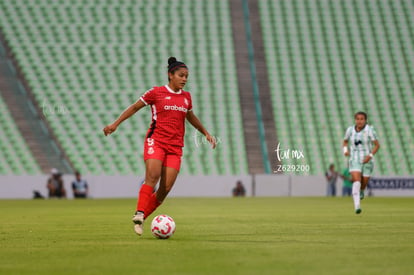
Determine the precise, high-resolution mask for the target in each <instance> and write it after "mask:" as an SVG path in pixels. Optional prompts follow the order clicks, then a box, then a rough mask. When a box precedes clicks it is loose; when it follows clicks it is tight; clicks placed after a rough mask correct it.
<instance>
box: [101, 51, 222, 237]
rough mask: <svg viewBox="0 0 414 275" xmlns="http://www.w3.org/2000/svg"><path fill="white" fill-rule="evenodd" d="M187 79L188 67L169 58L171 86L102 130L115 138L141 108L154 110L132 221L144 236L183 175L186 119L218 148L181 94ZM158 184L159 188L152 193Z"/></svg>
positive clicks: (185, 95)
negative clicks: (148, 220)
mask: <svg viewBox="0 0 414 275" xmlns="http://www.w3.org/2000/svg"><path fill="white" fill-rule="evenodd" d="M187 79H188V68H187V66H186V65H185V64H184V63H183V62H180V61H177V59H176V58H175V57H170V58H169V59H168V84H167V85H165V86H160V87H153V88H152V89H150V90H148V91H147V92H146V93H144V94H143V95H142V96H141V97H140V98H139V99H138V100H137V101H136V102H135V103H133V104H132V105H131V106H129V107H128V108H127V109H126V110H125V111H124V112H123V113H122V114H121V115H120V116H119V118H118V119H117V120H115V122H114V123H112V124H110V125H108V126H106V127H105V128H104V129H103V131H104V134H105V136H107V135H109V134H112V133H113V132H115V130H116V129H117V127H118V126H119V124H121V123H122V122H123V121H124V120H126V119H128V118H129V117H131V116H132V115H133V114H135V113H136V112H137V111H139V110H140V109H141V108H142V107H145V106H146V105H150V106H151V110H152V123H151V126H150V128H149V129H148V132H147V135H146V138H145V142H144V161H145V182H144V184H143V185H142V187H141V189H140V191H139V196H138V202H137V207H136V212H135V215H134V216H133V218H132V221H133V223H134V230H135V232H136V233H137V234H138V235H142V232H143V224H144V220H145V219H146V218H147V217H148V216H149V215H151V213H152V212H154V211H155V209H156V208H157V207H158V206H160V205H161V203H162V202H163V201H164V199H165V197H166V196H167V194H168V192H170V190H171V188H172V187H173V185H174V182H175V180H176V178H177V175H178V172H179V171H180V165H181V156H182V147H183V146H184V132H185V119H187V120H188V121H189V122H190V123H191V125H193V126H194V127H195V128H196V129H197V130H198V131H200V132H201V133H202V134H203V135H204V136H205V137H206V139H207V141H208V142H209V143H210V144H211V146H212V148H213V149H214V148H215V147H216V141H215V138H214V137H213V136H211V135H210V134H209V132H208V131H207V130H206V129H205V128H204V126H203V124H202V123H201V122H200V120H199V119H198V118H197V116H196V115H195V114H194V112H193V110H192V108H193V106H192V102H191V94H190V93H189V92H186V91H183V90H182V89H183V88H184V86H185V84H186V83H187ZM158 181H159V187H158V189H157V191H156V192H153V190H154V188H155V186H156V184H157V183H158Z"/></svg>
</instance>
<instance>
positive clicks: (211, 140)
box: [206, 134, 217, 149]
mask: <svg viewBox="0 0 414 275" xmlns="http://www.w3.org/2000/svg"><path fill="white" fill-rule="evenodd" d="M206 139H207V141H208V142H209V143H210V144H211V148H212V149H214V148H216V146H217V141H216V138H215V137H214V136H212V135H210V134H207V135H206Z"/></svg>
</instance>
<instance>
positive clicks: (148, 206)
mask: <svg viewBox="0 0 414 275" xmlns="http://www.w3.org/2000/svg"><path fill="white" fill-rule="evenodd" d="M153 191H154V188H152V187H151V186H149V185H146V184H145V183H144V184H143V185H142V186H141V189H140V190H139V197H138V202H137V211H141V212H144V219H146V218H147V217H148V216H149V215H151V214H152V212H154V211H155V209H157V207H158V206H160V205H161V203H162V202H159V201H158V200H157V193H155V192H153Z"/></svg>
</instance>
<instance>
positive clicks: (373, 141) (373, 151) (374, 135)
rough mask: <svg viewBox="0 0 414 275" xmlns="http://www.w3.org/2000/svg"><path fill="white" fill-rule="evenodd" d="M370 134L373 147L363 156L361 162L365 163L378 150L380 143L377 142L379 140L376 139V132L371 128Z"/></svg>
mask: <svg viewBox="0 0 414 275" xmlns="http://www.w3.org/2000/svg"><path fill="white" fill-rule="evenodd" d="M370 135H371V140H372V143H373V144H374V148H372V151H371V152H370V153H369V155H368V156H366V157H365V159H364V162H363V163H367V162H368V161H370V160H371V159H372V158H373V157H374V155H375V154H376V153H377V152H378V150H379V148H380V144H379V141H378V139H377V133H376V132H375V130H374V129H373V128H372V130H371V133H370Z"/></svg>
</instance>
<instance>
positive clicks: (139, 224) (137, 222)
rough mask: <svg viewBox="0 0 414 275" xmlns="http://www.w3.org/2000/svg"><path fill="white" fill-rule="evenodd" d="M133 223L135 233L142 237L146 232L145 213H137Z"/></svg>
mask: <svg viewBox="0 0 414 275" xmlns="http://www.w3.org/2000/svg"><path fill="white" fill-rule="evenodd" d="M132 222H133V223H134V231H135V233H137V234H138V235H139V236H141V235H142V233H143V232H144V213H142V212H137V213H135V215H134V216H133V217H132Z"/></svg>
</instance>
